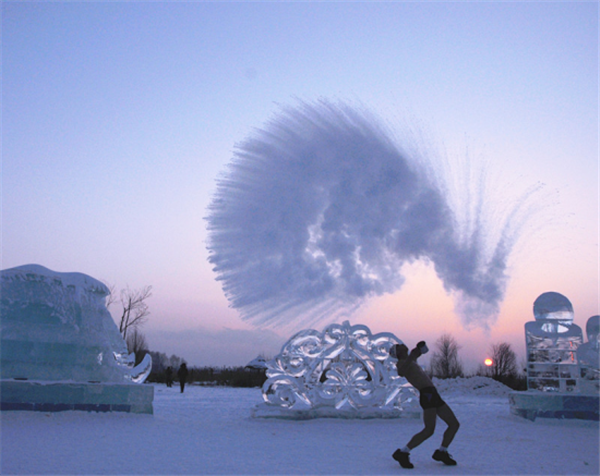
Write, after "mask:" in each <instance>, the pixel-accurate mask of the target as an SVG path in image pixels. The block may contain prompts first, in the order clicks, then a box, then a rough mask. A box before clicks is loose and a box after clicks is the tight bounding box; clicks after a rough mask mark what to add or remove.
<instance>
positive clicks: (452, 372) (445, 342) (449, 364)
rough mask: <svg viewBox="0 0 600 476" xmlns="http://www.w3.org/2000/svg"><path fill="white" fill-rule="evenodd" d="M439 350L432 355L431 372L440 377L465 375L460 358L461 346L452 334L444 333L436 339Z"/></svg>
mask: <svg viewBox="0 0 600 476" xmlns="http://www.w3.org/2000/svg"><path fill="white" fill-rule="evenodd" d="M436 346H437V350H436V351H434V352H433V355H432V356H431V364H430V365H431V374H432V375H433V376H434V377H438V378H456V377H462V376H463V375H464V371H463V367H462V363H461V362H460V361H459V360H458V350H459V349H460V346H459V345H458V343H457V342H456V340H455V339H454V337H452V336H451V335H450V334H447V333H446V334H442V336H441V337H440V338H439V339H438V340H437V341H436Z"/></svg>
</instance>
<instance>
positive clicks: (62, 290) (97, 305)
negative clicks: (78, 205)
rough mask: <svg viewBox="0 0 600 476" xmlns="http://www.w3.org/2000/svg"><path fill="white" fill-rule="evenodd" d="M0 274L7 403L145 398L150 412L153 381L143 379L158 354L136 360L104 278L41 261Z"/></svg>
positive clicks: (26, 405) (52, 404) (123, 403)
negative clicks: (112, 310)
mask: <svg viewBox="0 0 600 476" xmlns="http://www.w3.org/2000/svg"><path fill="white" fill-rule="evenodd" d="M0 277H1V281H0V286H1V288H0V314H1V316H2V319H1V327H0V338H1V353H0V359H1V361H0V362H1V365H2V379H1V381H2V389H1V390H2V408H3V409H39V408H38V407H36V405H37V406H40V405H46V407H45V408H47V409H50V408H56V409H67V408H65V407H64V405H65V404H69V405H71V409H73V406H72V405H76V404H77V405H79V406H80V407H81V405H83V407H85V406H86V405H87V406H88V407H87V408H90V409H91V408H98V407H93V405H99V404H102V405H105V406H106V405H108V409H109V410H112V409H114V408H119V409H121V410H122V409H123V408H126V407H128V406H129V407H128V408H132V407H131V405H130V404H131V403H132V402H134V401H145V404H144V405H142V407H140V408H145V409H146V410H147V406H148V405H147V404H148V401H149V404H150V412H151V407H152V397H153V392H152V391H151V390H152V388H151V387H149V386H145V387H146V388H142V386H140V385H136V383H142V382H143V381H144V380H145V378H146V376H147V375H148V374H149V373H150V369H151V365H152V361H151V359H150V356H146V357H147V358H145V359H144V361H143V362H142V363H141V364H140V365H139V366H138V367H135V368H134V367H133V355H129V354H128V352H127V346H126V345H125V342H124V341H123V339H122V337H121V334H120V333H119V330H118V329H117V326H116V324H115V323H114V321H113V319H112V317H111V315H110V313H109V312H108V310H107V308H106V304H105V301H106V296H107V295H108V294H109V290H108V288H107V287H106V286H105V285H104V284H103V283H101V282H100V281H98V280H96V279H94V278H91V277H90V276H87V275H85V274H82V273H58V272H54V271H51V270H49V269H47V268H45V267H43V266H40V265H26V266H20V267H16V268H11V269H6V270H2V272H1V276H0ZM136 387H137V388H136ZM149 393H150V395H149ZM101 394H102V395H104V396H103V397H99V395H101ZM31 405H33V407H31ZM89 405H92V407H89ZM111 405H117V407H114V408H113V407H112V406H111ZM119 405H120V406H119ZM105 406H104V407H102V408H106V407H105ZM83 407H81V408H83ZM134 407H135V405H134ZM146 410H142V411H144V412H146ZM122 411H127V410H122Z"/></svg>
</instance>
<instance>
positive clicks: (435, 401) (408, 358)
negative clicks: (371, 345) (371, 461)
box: [390, 341, 460, 468]
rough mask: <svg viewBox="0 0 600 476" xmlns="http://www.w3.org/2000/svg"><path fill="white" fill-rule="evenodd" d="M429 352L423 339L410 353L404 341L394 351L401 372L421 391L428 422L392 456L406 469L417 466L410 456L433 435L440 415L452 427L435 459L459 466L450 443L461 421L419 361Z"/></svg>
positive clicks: (449, 427)
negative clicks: (449, 448) (414, 449)
mask: <svg viewBox="0 0 600 476" xmlns="http://www.w3.org/2000/svg"><path fill="white" fill-rule="evenodd" d="M427 351H428V349H427V345H426V344H425V342H424V341H421V342H419V343H418V344H417V346H416V347H415V348H414V349H413V350H411V351H410V354H409V353H408V347H406V346H405V345H404V344H396V345H395V346H394V347H392V348H391V350H390V355H391V356H392V357H396V358H397V359H398V363H397V364H396V368H397V369H398V375H400V376H401V377H406V380H408V383H410V384H411V385H412V386H413V387H415V388H416V389H417V390H418V391H419V394H420V397H419V403H420V404H421V408H423V422H424V423H425V428H423V430H421V431H420V432H419V433H417V434H416V435H414V436H413V437H412V438H411V440H410V441H409V442H408V443H407V444H406V446H405V447H404V448H398V449H397V450H396V451H395V452H394V454H393V455H392V457H393V458H394V459H395V460H396V461H398V463H400V466H402V467H403V468H414V465H413V464H412V463H411V462H410V459H409V455H410V450H412V449H413V448H416V447H417V446H419V445H420V444H421V443H423V442H424V441H425V440H426V439H427V438H429V437H430V436H432V435H433V432H434V431H435V421H436V419H437V417H438V416H439V417H440V418H441V419H442V420H443V421H444V422H445V423H446V424H447V425H448V428H447V429H446V431H445V432H444V437H443V439H442V446H440V448H439V449H437V450H435V452H434V453H433V456H432V458H433V459H434V460H436V461H441V462H442V463H444V464H446V465H448V466H454V465H456V461H454V460H453V459H452V457H451V456H450V455H449V454H448V446H449V445H450V443H452V440H453V439H454V435H456V432H457V431H458V428H459V427H460V424H459V423H458V420H457V419H456V416H455V415H454V412H452V409H451V408H450V407H449V406H448V405H447V404H446V402H444V400H442V397H440V394H439V393H438V392H437V390H436V388H435V387H434V385H433V382H432V381H431V379H430V378H429V377H428V376H427V374H426V373H425V372H424V371H423V369H422V368H421V367H420V366H419V364H417V359H418V358H419V357H420V356H421V355H422V354H425V353H426V352H427Z"/></svg>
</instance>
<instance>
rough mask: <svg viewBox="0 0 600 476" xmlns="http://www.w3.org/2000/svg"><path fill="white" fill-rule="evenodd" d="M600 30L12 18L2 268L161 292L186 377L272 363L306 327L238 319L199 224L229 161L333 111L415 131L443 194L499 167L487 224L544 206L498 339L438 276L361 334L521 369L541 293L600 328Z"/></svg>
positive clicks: (158, 339) (165, 10)
mask: <svg viewBox="0 0 600 476" xmlns="http://www.w3.org/2000/svg"><path fill="white" fill-rule="evenodd" d="M598 24H599V22H598V3H597V2H382V3H378V2H356V3H355V2H293V3H291V2H290V3H288V2H256V3H255V2H51V3H42V2H39V3H36V2H11V1H5V2H2V230H1V233H2V269H7V268H11V267H14V266H20V265H25V264H31V263H35V264H40V265H43V266H45V267H47V268H49V269H51V270H54V271H60V272H72V271H76V272H81V273H85V274H88V275H90V276H92V277H94V278H96V279H99V280H101V281H103V282H105V283H108V284H110V285H114V286H116V288H117V289H121V288H125V287H127V286H129V287H130V288H133V289H138V288H141V287H143V286H146V285H151V286H152V287H153V295H152V297H151V298H150V299H149V301H148V304H149V306H150V311H151V316H150V319H149V320H148V322H147V324H146V325H145V326H144V327H143V329H142V331H143V332H144V334H145V335H146V337H147V340H148V343H149V345H150V349H151V350H156V351H161V352H165V353H167V354H177V355H179V356H181V357H183V358H185V359H186V360H187V361H188V362H189V363H191V364H192V365H244V364H246V363H247V362H248V361H250V360H251V359H253V358H254V357H256V355H257V354H259V353H262V354H265V355H267V356H268V357H272V356H274V355H275V354H276V353H277V352H278V351H279V349H280V348H281V346H282V345H283V344H284V343H285V341H286V340H287V338H288V337H290V332H293V331H294V329H293V326H292V328H290V329H285V332H283V331H281V329H261V328H257V327H255V326H254V325H253V324H252V323H250V322H247V321H244V320H242V319H241V318H240V314H239V312H238V311H237V310H236V309H232V308H230V307H229V306H228V301H227V298H226V297H225V295H224V293H223V290H222V289H221V285H220V283H219V282H218V281H217V280H216V279H215V278H216V275H215V273H214V272H213V270H212V265H211V264H210V263H209V262H208V251H207V249H206V246H207V237H208V235H207V230H206V220H205V218H206V217H207V215H208V213H209V212H208V207H209V204H210V203H211V200H212V198H213V197H214V194H215V191H216V179H217V178H219V177H220V176H221V175H222V174H223V173H225V171H226V165H227V164H228V163H229V162H230V160H231V159H232V157H233V153H234V150H235V149H234V148H235V146H236V144H239V143H240V142H241V141H243V140H244V139H246V138H247V137H249V136H251V135H252V134H254V133H255V131H256V129H257V128H261V127H263V126H264V125H265V123H267V122H268V121H269V120H271V119H272V118H273V116H274V115H276V114H277V113H278V111H280V110H281V107H282V106H287V105H292V106H293V105H294V104H296V103H297V101H298V100H301V101H315V100H319V99H320V98H327V99H331V100H340V101H345V102H348V103H351V104H360V105H361V107H365V108H367V109H368V110H369V111H371V112H372V113H373V114H375V115H377V116H378V117H379V118H381V120H382V121H383V122H385V123H386V124H387V125H388V127H389V128H390V130H393V131H397V134H398V137H396V140H398V141H399V142H400V143H402V138H403V134H406V133H407V131H408V130H411V131H417V132H416V134H417V135H418V136H419V137H421V138H422V139H421V140H422V141H423V143H426V149H427V150H428V151H431V153H433V154H437V155H439V156H440V157H442V158H443V160H442V162H444V163H446V164H447V165H448V168H449V170H450V171H449V172H448V171H447V172H446V174H447V175H448V174H449V175H450V178H449V180H455V181H458V183H460V181H461V180H464V179H463V178H462V177H463V175H462V174H464V173H466V172H465V171H466V170H467V169H465V167H464V163H465V161H466V159H465V158H466V157H468V161H469V163H470V166H471V168H473V169H476V170H479V169H480V168H484V167H485V168H486V170H487V171H488V176H489V177H490V180H491V181H492V183H493V190H490V191H489V194H488V195H486V196H489V198H490V203H488V204H487V205H488V208H489V209H490V210H491V211H492V212H494V213H498V214H502V213H503V212H502V210H505V209H506V208H510V207H511V206H512V204H513V203H515V201H516V200H518V197H519V196H521V194H522V193H523V192H524V191H526V190H529V189H530V188H532V187H534V188H535V187H538V189H539V191H538V192H536V194H535V195H534V197H532V198H531V202H530V203H531V213H530V214H529V215H528V216H527V220H526V221H525V222H524V224H523V227H522V231H521V233H520V236H519V240H518V242H517V243H516V244H515V247H514V249H513V250H512V253H511V255H510V258H509V260H508V274H509V276H510V281H509V283H508V287H507V290H506V296H505V299H504V301H503V303H502V306H501V309H500V313H499V315H498V318H497V320H496V321H495V322H494V323H493V324H492V325H491V326H490V328H489V329H483V328H481V327H478V326H471V327H468V328H465V327H464V326H463V325H462V324H461V320H460V319H459V317H458V316H457V314H456V313H455V310H454V301H453V299H452V296H450V295H449V294H447V293H446V291H445V290H444V288H443V285H442V282H441V281H440V279H439V278H438V277H437V276H436V274H435V271H434V269H433V266H432V265H431V263H427V262H425V261H417V262H414V263H412V264H409V265H406V266H405V268H406V269H403V274H404V276H405V278H406V281H405V283H404V285H403V286H402V288H401V289H400V290H399V291H397V292H394V293H393V294H387V295H383V296H380V297H376V298H373V299H371V300H369V301H368V302H366V303H365V304H364V305H363V306H362V307H361V308H360V309H359V310H358V311H357V312H356V313H355V314H354V315H352V316H351V317H349V318H348V319H349V320H350V322H351V323H353V324H358V323H360V324H365V325H367V326H369V327H370V328H371V330H372V331H373V332H374V333H376V332H384V331H385V332H393V333H394V334H396V335H397V336H398V337H399V338H400V339H402V340H404V341H405V342H406V343H407V344H408V345H409V346H411V345H413V344H414V343H416V341H417V340H421V339H425V340H427V341H428V343H429V347H430V348H434V345H432V344H433V343H434V342H435V340H436V339H438V338H439V336H440V335H441V334H442V333H443V332H447V333H450V334H451V335H453V336H454V337H455V338H456V340H457V341H458V343H459V344H460V345H461V350H460V353H459V356H460V357H461V358H462V360H463V361H464V362H465V364H466V366H467V367H469V368H474V367H475V366H476V365H477V364H479V363H483V360H484V358H485V357H487V353H488V352H487V351H488V349H489V348H490V346H491V345H492V344H495V343H499V342H509V343H510V344H511V345H512V346H513V348H514V350H515V351H516V352H517V354H518V356H519V358H520V359H523V358H524V347H525V339H524V330H523V325H524V323H525V322H526V321H528V320H533V312H532V306H533V301H534V300H535V299H536V298H537V297H538V296H539V295H540V294H541V293H543V292H546V291H555V292H559V293H562V294H564V295H565V296H567V297H568V298H569V299H570V300H571V302H572V304H573V307H574V310H575V323H576V324H578V325H579V326H581V327H582V328H584V329H585V323H586V321H587V319H588V318H589V317H590V316H592V315H594V314H598V313H599V312H600V311H599V307H600V304H599V279H598V270H599V255H598V225H599V224H598V211H599V209H598V191H599V189H598V178H599V176H598V125H599V123H598ZM457 190H458V191H455V192H457V193H458V194H459V195H460V187H458V189H457ZM455 198H456V197H455ZM458 199H459V200H460V199H463V200H464V199H465V197H458ZM488 218H489V220H492V221H493V220H494V216H490V217H488ZM111 311H112V312H113V314H117V313H118V309H117V308H116V306H115V305H113V307H112V308H111ZM323 325H325V323H323ZM316 327H317V328H321V327H320V326H316ZM295 330H300V328H297V329H295Z"/></svg>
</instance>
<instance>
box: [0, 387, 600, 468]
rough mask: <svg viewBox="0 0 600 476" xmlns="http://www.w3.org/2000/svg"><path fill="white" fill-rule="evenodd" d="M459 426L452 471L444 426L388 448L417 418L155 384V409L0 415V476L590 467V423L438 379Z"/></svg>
mask: <svg viewBox="0 0 600 476" xmlns="http://www.w3.org/2000/svg"><path fill="white" fill-rule="evenodd" d="M436 384H437V385H438V388H439V390H440V393H441V394H442V397H444V399H445V400H446V401H447V402H448V403H449V404H450V405H451V407H452V408H453V409H454V412H455V413H456V415H457V417H458V419H459V420H460V422H461V428H460V430H459V432H458V434H457V436H456V439H455V440H454V443H453V444H452V446H451V448H450V453H451V454H452V455H453V456H454V457H455V458H456V460H457V461H458V466H456V467H448V466H444V465H442V464H441V463H437V462H435V461H433V460H432V459H431V454H432V453H433V451H434V450H435V449H436V448H437V447H438V446H439V444H440V441H441V434H442V432H443V430H444V428H445V425H444V424H443V422H441V421H439V422H438V428H437V430H436V434H435V435H434V436H433V437H432V438H430V439H429V440H428V441H426V442H425V443H424V444H423V445H421V446H420V447H418V448H416V449H415V450H413V452H412V455H411V459H412V461H413V463H414V464H415V468H414V469H412V470H407V469H402V468H401V467H400V466H399V465H398V463H396V462H395V461H394V460H393V459H392V457H391V454H392V452H393V451H394V450H395V449H396V448H397V447H399V446H403V445H404V444H405V443H406V442H407V441H408V439H409V438H410V436H412V434H414V433H416V432H417V431H419V430H420V429H421V426H422V423H421V421H420V420H416V419H395V420H377V419H373V420H360V421H359V420H340V419H315V420H307V421H289V420H277V419H254V418H251V416H250V413H251V409H252V407H254V405H256V404H258V403H260V402H262V396H261V392H260V390H259V389H232V388H210V387H199V386H190V387H187V388H186V391H185V393H183V394H181V393H180V392H179V389H178V388H176V387H175V386H174V387H172V388H166V387H165V386H159V385H157V386H156V388H155V390H156V392H155V400H154V415H131V414H124V413H112V414H107V413H86V412H62V413H41V412H2V414H1V425H2V426H1V431H2V433H1V436H2V440H1V449H2V452H1V456H2V459H1V466H0V470H1V473H2V474H260V475H265V474H306V475H309V474H310V475H316V474H338V475H339V474H347V475H384V474H405V473H407V474H411V475H416V474H444V475H448V474H454V475H457V474H476V475H488V474H501V475H509V474H512V475H529V474H556V475H570V474H593V475H597V474H599V462H598V447H599V424H598V422H592V421H580V420H560V421H559V420H548V419H538V420H536V421H535V422H531V421H528V420H524V419H521V418H518V417H515V416H512V415H511V414H510V413H509V407H508V399H507V394H508V391H509V389H508V388H507V387H504V386H503V385H501V384H499V383H497V382H495V381H493V380H490V379H486V378H483V377H474V378H471V379H456V380H450V381H436Z"/></svg>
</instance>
